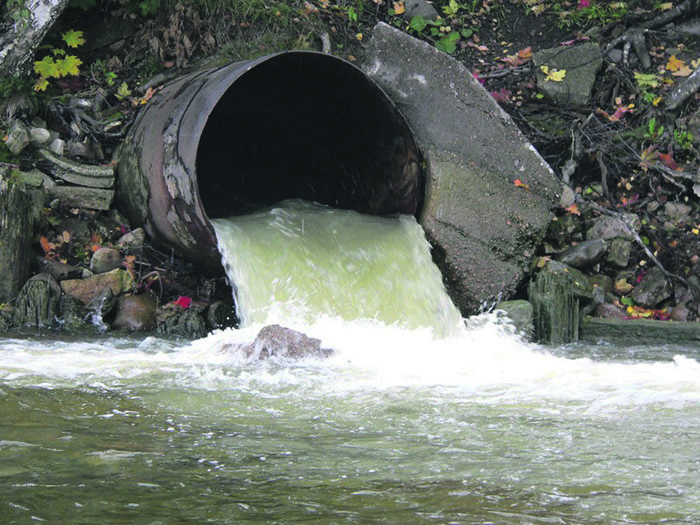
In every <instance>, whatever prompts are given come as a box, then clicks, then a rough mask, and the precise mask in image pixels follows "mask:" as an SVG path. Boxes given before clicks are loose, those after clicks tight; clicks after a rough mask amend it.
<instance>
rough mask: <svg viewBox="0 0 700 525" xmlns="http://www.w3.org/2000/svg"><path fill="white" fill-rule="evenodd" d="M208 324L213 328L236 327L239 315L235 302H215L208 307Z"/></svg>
mask: <svg viewBox="0 0 700 525" xmlns="http://www.w3.org/2000/svg"><path fill="white" fill-rule="evenodd" d="M207 324H208V326H209V328H210V329H212V330H214V329H219V328H234V327H236V326H237V325H238V317H237V316H236V309H235V307H234V306H233V304H232V303H227V302H224V301H215V302H213V303H212V304H211V305H210V306H209V308H208V309H207Z"/></svg>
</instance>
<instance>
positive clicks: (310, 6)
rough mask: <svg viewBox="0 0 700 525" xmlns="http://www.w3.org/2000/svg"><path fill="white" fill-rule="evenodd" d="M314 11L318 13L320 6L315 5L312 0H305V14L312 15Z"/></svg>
mask: <svg viewBox="0 0 700 525" xmlns="http://www.w3.org/2000/svg"><path fill="white" fill-rule="evenodd" d="M312 13H314V14H315V13H318V8H317V7H316V6H315V5H313V4H312V3H311V2H308V1H305V2H304V15H310V14H312Z"/></svg>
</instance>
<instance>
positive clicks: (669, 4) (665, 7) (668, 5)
mask: <svg viewBox="0 0 700 525" xmlns="http://www.w3.org/2000/svg"><path fill="white" fill-rule="evenodd" d="M657 9H658V10H659V11H668V10H669V9H673V2H665V3H663V4H659V6H658V7H657Z"/></svg>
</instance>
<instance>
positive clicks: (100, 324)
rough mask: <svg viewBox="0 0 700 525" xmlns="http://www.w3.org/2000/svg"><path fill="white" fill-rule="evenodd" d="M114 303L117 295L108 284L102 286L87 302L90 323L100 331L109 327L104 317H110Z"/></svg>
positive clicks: (104, 330) (115, 303)
mask: <svg viewBox="0 0 700 525" xmlns="http://www.w3.org/2000/svg"><path fill="white" fill-rule="evenodd" d="M116 305H117V297H116V295H115V293H114V291H113V290H112V289H111V288H110V287H109V286H107V287H105V288H102V290H100V292H99V293H98V294H97V295H96V296H95V297H93V298H92V299H91V300H90V302H89V303H88V304H87V310H88V312H89V316H90V318H91V321H92V324H93V325H94V326H96V327H97V328H98V329H99V330H100V331H101V332H106V331H107V330H108V329H109V326H108V325H107V322H106V319H108V318H109V317H111V314H112V311H113V310H114V308H115V306H116Z"/></svg>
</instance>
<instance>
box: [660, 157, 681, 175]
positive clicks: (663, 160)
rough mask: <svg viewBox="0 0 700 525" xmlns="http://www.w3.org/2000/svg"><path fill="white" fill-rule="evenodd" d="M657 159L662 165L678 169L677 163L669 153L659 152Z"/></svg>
mask: <svg viewBox="0 0 700 525" xmlns="http://www.w3.org/2000/svg"><path fill="white" fill-rule="evenodd" d="M659 160H660V161H661V163H662V164H663V165H664V166H666V167H667V168H670V169H672V170H673V171H676V170H677V169H678V164H676V161H675V160H673V157H671V154H670V153H659Z"/></svg>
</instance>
